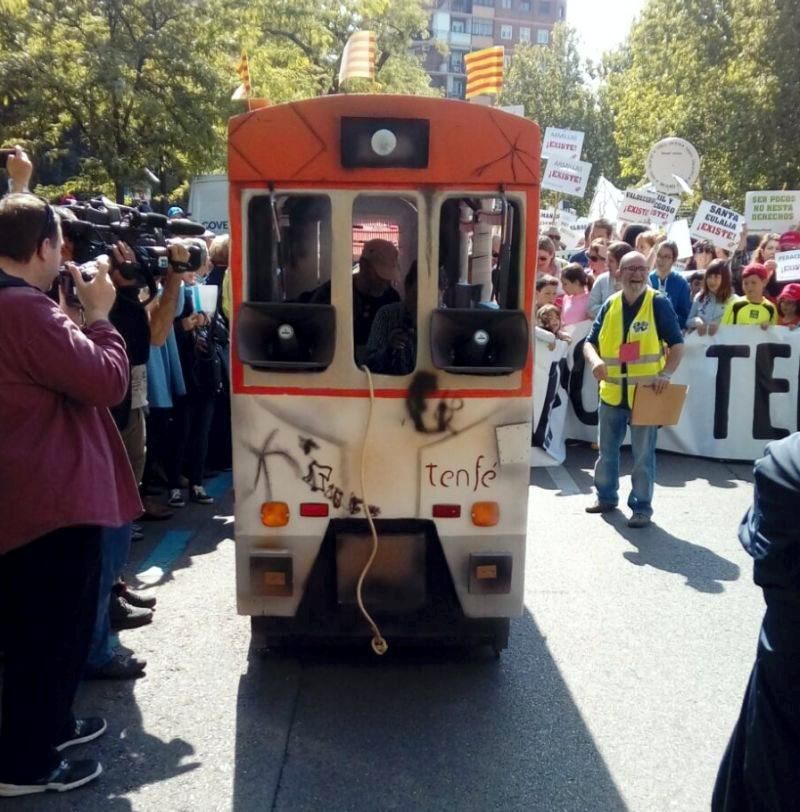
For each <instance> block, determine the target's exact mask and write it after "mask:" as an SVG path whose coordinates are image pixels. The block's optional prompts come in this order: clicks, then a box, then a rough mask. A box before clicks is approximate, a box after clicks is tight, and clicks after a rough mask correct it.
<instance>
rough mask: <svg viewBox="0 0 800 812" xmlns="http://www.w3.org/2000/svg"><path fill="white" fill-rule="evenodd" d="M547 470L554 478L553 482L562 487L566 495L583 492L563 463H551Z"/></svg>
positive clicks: (562, 491) (575, 494) (551, 477)
mask: <svg viewBox="0 0 800 812" xmlns="http://www.w3.org/2000/svg"><path fill="white" fill-rule="evenodd" d="M545 470H546V471H547V473H548V474H549V475H550V479H552V480H553V484H554V485H555V486H556V487H557V488H560V489H561V493H562V494H563V495H564V496H577V495H578V494H579V493H581V489H580V488H579V487H578V484H577V483H576V482H575V480H574V479H573V478H572V477H571V476H570V473H569V471H567V469H566V468H565V467H564V466H563V465H551V466H548V467H547V468H545Z"/></svg>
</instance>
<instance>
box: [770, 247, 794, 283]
mask: <svg viewBox="0 0 800 812" xmlns="http://www.w3.org/2000/svg"><path fill="white" fill-rule="evenodd" d="M775 261H776V262H777V263H778V270H777V271H775V278H776V279H777V280H778V282H797V280H799V279H800V251H782V252H781V253H780V254H776V255H775Z"/></svg>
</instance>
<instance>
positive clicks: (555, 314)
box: [536, 304, 572, 350]
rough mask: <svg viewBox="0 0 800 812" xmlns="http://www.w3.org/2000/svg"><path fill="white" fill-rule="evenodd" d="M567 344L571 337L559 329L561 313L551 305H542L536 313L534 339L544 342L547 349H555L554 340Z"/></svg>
mask: <svg viewBox="0 0 800 812" xmlns="http://www.w3.org/2000/svg"><path fill="white" fill-rule="evenodd" d="M557 338H560V339H561V340H562V341H566V342H567V344H569V343H570V342H571V341H572V336H571V335H570V334H569V333H565V332H564V331H563V330H562V329H561V311H560V310H559V309H558V308H557V307H556V306H555V305H553V304H546V305H542V307H540V308H539V309H538V310H537V311H536V339H537V340H538V341H544V342H545V343H546V344H547V347H548V349H550V350H554V349H555V348H556V341H555V340H556V339H557Z"/></svg>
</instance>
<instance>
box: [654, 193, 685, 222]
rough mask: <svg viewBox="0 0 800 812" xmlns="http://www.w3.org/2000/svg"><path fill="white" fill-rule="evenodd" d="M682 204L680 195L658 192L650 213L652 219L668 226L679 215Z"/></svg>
mask: <svg viewBox="0 0 800 812" xmlns="http://www.w3.org/2000/svg"><path fill="white" fill-rule="evenodd" d="M680 205H681V199H680V198H679V197H672V196H670V195H662V194H661V193H658V194H656V201H655V203H653V210H652V212H651V213H650V221H651V222H652V223H654V224H655V225H657V226H668V225H670V224H671V223H673V222H675V218H676V217H677V216H678V209H679V208H680Z"/></svg>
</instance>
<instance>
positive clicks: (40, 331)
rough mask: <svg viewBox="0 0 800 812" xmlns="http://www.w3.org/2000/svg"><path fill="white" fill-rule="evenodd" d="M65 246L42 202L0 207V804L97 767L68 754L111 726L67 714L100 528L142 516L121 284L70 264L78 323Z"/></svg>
mask: <svg viewBox="0 0 800 812" xmlns="http://www.w3.org/2000/svg"><path fill="white" fill-rule="evenodd" d="M61 243H62V235H61V226H60V223H59V219H58V215H57V214H56V213H55V212H54V210H53V208H52V207H51V206H49V205H48V204H47V203H45V202H44V201H43V200H40V199H39V198H37V197H34V196H32V195H28V194H11V195H8V196H7V197H5V198H3V199H2V200H0V347H2V348H3V351H2V353H0V425H2V426H3V441H2V442H1V443H0V515H2V517H3V531H2V533H0V623H3V625H4V627H3V629H2V637H3V640H4V644H5V670H4V675H3V693H2V711H1V712H0V796H12V795H27V794H33V793H40V792H45V791H47V790H56V791H64V790H68V789H73V788H74V787H77V786H81V785H83V784H85V783H87V782H88V781H91V780H92V779H93V778H96V777H97V776H98V775H99V774H100V772H101V771H102V768H101V766H100V764H99V763H98V762H96V761H93V760H91V759H84V760H77V761H70V760H62V757H61V752H62V751H63V750H65V749H66V748H68V747H70V746H72V745H76V744H81V743H83V742H87V741H90V740H92V739H94V738H97V737H98V736H100V735H101V734H102V733H103V732H104V731H105V729H106V723H105V720H103V719H100V718H86V719H76V718H75V717H74V716H73V713H72V704H73V700H74V698H75V692H76V689H77V686H78V682H79V680H80V676H81V672H82V670H83V667H84V664H85V662H86V656H87V652H88V648H89V641H90V638H91V634H92V627H93V624H94V619H95V613H96V608H97V594H98V577H99V566H100V550H101V542H100V536H101V527H104V526H105V527H116V526H119V525H121V524H123V523H124V522H128V521H131V520H132V519H133V518H135V517H136V516H137V515H139V514H140V513H141V510H142V506H141V502H140V501H139V495H138V491H137V488H136V483H135V481H134V477H133V472H132V471H131V466H130V463H129V462H128V458H127V455H126V453H125V449H124V447H123V444H122V440H121V439H120V436H119V432H118V431H117V428H116V426H115V424H114V422H113V420H112V418H111V415H110V414H109V411H108V410H109V407H111V406H114V405H116V404H117V403H119V402H120V401H121V400H122V399H123V398H124V397H125V394H126V391H127V388H128V367H129V365H128V360H127V357H126V354H125V343H124V341H123V340H122V337H121V336H120V335H119V333H118V332H117V331H116V330H115V329H114V327H113V326H112V325H111V323H110V322H109V321H108V314H109V311H110V310H111V307H112V305H113V304H114V299H115V296H116V293H115V289H114V286H113V284H112V283H111V280H110V279H109V277H108V266H107V264H100V265H99V271H98V273H97V275H96V276H95V277H94V279H93V280H92V281H91V282H85V281H83V279H82V278H81V275H80V273H79V271H78V269H77V268H76V266H74V265H72V264H70V265H68V266H67V268H68V271H69V272H70V273H71V275H72V279H73V281H74V284H75V289H76V292H77V295H78V298H79V299H80V301H81V303H82V304H83V317H84V327H83V329H81V328H80V327H79V326H78V325H77V324H76V323H75V322H74V321H73V320H72V319H71V318H70V317H69V316H68V315H67V313H66V312H65V311H64V310H63V309H62V308H61V307H59V305H58V304H56V302H54V301H53V300H52V299H51V298H49V297H48V296H47V295H46V293H45V291H48V290H50V289H51V288H52V286H53V283H54V282H55V280H56V279H57V277H58V272H59V266H60V263H61Z"/></svg>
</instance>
